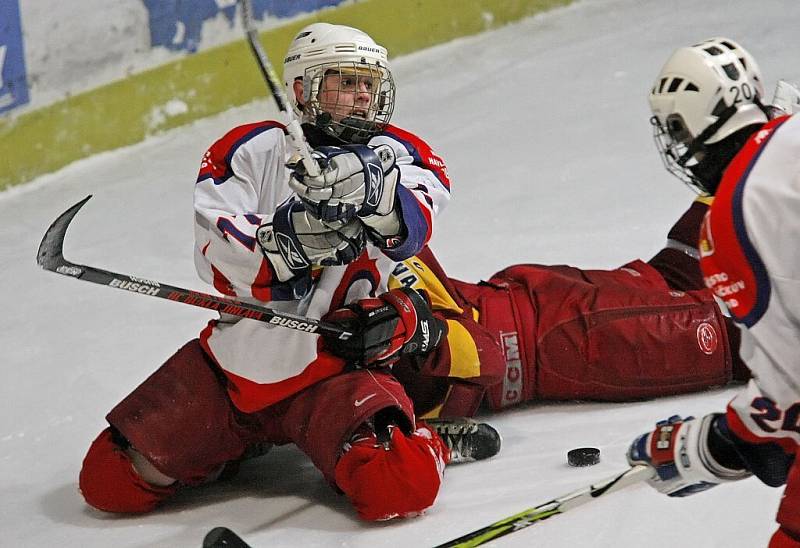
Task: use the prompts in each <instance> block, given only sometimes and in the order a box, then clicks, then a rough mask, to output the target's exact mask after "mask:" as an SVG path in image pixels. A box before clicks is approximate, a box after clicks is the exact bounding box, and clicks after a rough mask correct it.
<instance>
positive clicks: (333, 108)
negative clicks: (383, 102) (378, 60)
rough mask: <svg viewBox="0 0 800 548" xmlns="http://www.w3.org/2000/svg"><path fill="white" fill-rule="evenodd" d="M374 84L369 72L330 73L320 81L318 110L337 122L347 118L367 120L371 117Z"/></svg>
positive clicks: (373, 78)
mask: <svg viewBox="0 0 800 548" xmlns="http://www.w3.org/2000/svg"><path fill="white" fill-rule="evenodd" d="M375 84H376V82H375V77H373V76H372V75H371V74H370V73H369V72H365V73H360V72H353V73H350V74H348V73H346V72H330V73H328V74H326V75H325V77H324V78H323V80H322V88H321V89H320V91H319V105H320V108H321V109H322V110H324V111H325V112H327V113H329V114H330V115H331V116H332V117H333V119H334V120H335V121H337V122H338V121H340V120H342V119H343V118H347V117H354V118H363V119H365V120H368V119H370V118H371V117H372V113H371V112H370V111H371V107H372V102H373V96H374V95H373V94H374V93H375V91H374V89H375Z"/></svg>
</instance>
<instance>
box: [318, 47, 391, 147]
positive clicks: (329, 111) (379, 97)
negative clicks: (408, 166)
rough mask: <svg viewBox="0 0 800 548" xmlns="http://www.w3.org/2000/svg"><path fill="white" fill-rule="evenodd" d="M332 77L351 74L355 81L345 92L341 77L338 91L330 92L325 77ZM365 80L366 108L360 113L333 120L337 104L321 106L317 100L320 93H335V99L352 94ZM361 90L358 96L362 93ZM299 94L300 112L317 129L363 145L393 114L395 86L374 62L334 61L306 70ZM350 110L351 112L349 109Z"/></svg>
mask: <svg viewBox="0 0 800 548" xmlns="http://www.w3.org/2000/svg"><path fill="white" fill-rule="evenodd" d="M332 74H337V75H340V76H341V75H344V76H348V75H352V76H354V77H355V78H356V82H355V86H352V87H350V88H349V89H345V87H344V86H343V85H342V84H343V82H344V81H345V79H344V78H340V79H339V85H338V89H335V90H332V89H331V88H328V87H326V88H325V89H323V86H326V85H327V82H326V77H327V76H329V75H332ZM364 81H368V85H367V86H366V87H367V89H366V92H368V93H369V94H370V101H369V106H368V107H367V109H366V111H364V112H361V113H356V112H352V113H348V114H347V115H345V116H344V117H341V118H339V119H337V117H336V116H335V113H336V110H337V107H338V105H337V104H336V103H333V104H331V103H324V104H323V102H322V101H321V100H320V94H321V93H322V92H323V91H326V92H330V91H337V92H338V93H337V94H336V97H337V98H338V97H339V96H340V95H341V94H342V93H348V92H350V93H351V92H353V91H354V90H355V89H358V86H359V85H360V83H361V82H364ZM364 92H365V91H363V90H361V91H359V93H364ZM303 95H304V98H305V99H306V103H305V105H304V108H303V112H304V113H305V114H306V115H308V117H309V119H310V121H312V122H313V123H314V124H315V125H316V126H317V127H318V128H319V129H321V130H322V131H324V132H325V133H327V134H329V135H331V136H333V137H335V138H337V139H339V140H340V141H343V142H345V143H366V142H368V141H369V140H370V139H371V138H372V137H374V136H375V135H377V134H378V133H380V132H381V131H383V129H384V128H385V127H386V126H387V124H388V123H389V120H390V119H391V117H392V113H393V112H394V96H395V84H394V79H393V78H392V73H391V72H390V71H389V69H388V68H386V67H384V66H380V64H377V63H367V62H366V60H365V59H362V60H361V62H357V61H336V62H329V63H321V64H319V65H314V66H311V67H309V68H307V69H306V71H305V77H304V78H303ZM351 110H352V109H351Z"/></svg>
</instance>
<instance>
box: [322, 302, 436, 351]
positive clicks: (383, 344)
mask: <svg viewBox="0 0 800 548" xmlns="http://www.w3.org/2000/svg"><path fill="white" fill-rule="evenodd" d="M324 319H325V321H327V322H331V323H337V324H340V325H342V326H343V328H344V329H347V330H348V331H351V332H353V336H352V337H350V338H349V339H347V340H340V339H337V338H334V337H329V338H326V339H325V347H326V349H327V350H328V351H329V352H331V353H332V354H334V355H336V356H339V357H342V358H345V359H347V360H349V361H351V362H352V363H353V364H354V365H356V366H361V367H378V366H386V365H391V364H392V363H394V362H395V361H397V359H399V358H400V356H401V355H422V356H424V355H427V354H428V353H430V352H431V351H432V350H434V349H435V348H436V347H437V346H438V345H439V344H440V343H441V342H442V341H443V340H444V338H445V337H446V336H447V322H445V321H443V320H440V319H438V318H436V317H435V316H434V315H433V312H431V309H430V307H429V306H428V303H427V301H426V300H425V298H424V297H423V296H422V295H421V294H419V293H417V292H416V291H414V290H413V289H407V288H400V289H393V290H391V291H388V292H386V293H384V294H383V295H381V296H380V297H379V298H377V299H362V300H360V301H357V302H355V303H353V304H350V305H348V306H346V307H344V308H340V309H339V310H336V311H334V312H332V313H330V314H329V315H327V316H326V317H325V318H324Z"/></svg>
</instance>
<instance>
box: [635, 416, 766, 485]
mask: <svg viewBox="0 0 800 548" xmlns="http://www.w3.org/2000/svg"><path fill="white" fill-rule="evenodd" d="M719 416H720V415H717V414H710V415H706V416H705V417H703V418H702V419H699V420H698V419H695V418H694V417H686V418H681V417H679V416H678V415H673V416H672V417H670V418H669V419H667V420H663V421H659V422H657V423H656V428H655V430H654V431H652V432H649V433H646V434H642V435H641V436H639V437H638V438H636V439H635V440H634V441H633V443H632V444H631V446H630V448H629V449H628V462H629V463H630V464H631V465H635V464H644V465H647V466H650V467H652V468H653V472H654V473H653V477H652V478H651V479H649V480H647V483H649V484H650V485H651V486H652V487H653V488H655V489H657V490H659V491H661V492H662V493H666V494H667V495H669V496H670V497H685V496H688V495H693V494H694V493H699V492H700V491H705V490H706V489H710V488H711V487H714V486H716V485H719V484H720V483H725V482H729V481H736V480H740V479H744V478H746V477H748V476H749V475H750V472H749V471H747V470H744V469H732V468H728V467H726V466H723V465H722V464H720V463H719V462H718V460H717V459H716V458H715V457H714V456H713V455H712V454H711V451H710V449H709V435H710V434H711V431H712V429H713V427H714V421H715V420H716V419H717V417H719Z"/></svg>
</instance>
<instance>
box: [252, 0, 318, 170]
mask: <svg viewBox="0 0 800 548" xmlns="http://www.w3.org/2000/svg"><path fill="white" fill-rule="evenodd" d="M239 5H240V6H241V8H242V25H244V30H245V35H246V36H247V42H248V43H249V44H250V51H252V52H253V57H255V59H256V62H257V63H258V68H259V69H261V75H262V76H263V77H264V80H265V81H266V83H267V86H269V90H270V92H272V97H274V98H275V102H276V103H277V104H278V108H279V109H280V110H281V112H283V114H284V116H286V120H287V123H286V133H287V135H288V136H289V141H291V143H292V146H293V147H294V148H295V150H296V151H297V152H298V153H299V154H300V156H302V157H303V166H305V168H306V173H308V174H309V175H311V176H312V177H317V176H319V174H320V170H319V165H317V161H316V160H314V158H313V157H312V156H311V148H310V147H309V146H308V142H306V138H305V136H304V135H303V130H302V128H301V127H300V122H299V121H298V120H297V117H296V116H295V115H294V112H293V111H292V109H291V107H290V106H289V99H288V98H287V97H286V93H284V91H283V87H282V85H281V81H280V79H279V78H278V75H277V74H276V73H275V69H274V68H272V63H270V62H269V57H267V53H266V52H265V51H264V48H263V47H261V42H259V40H258V32H257V31H256V29H255V25H253V5H252V3H251V0H239Z"/></svg>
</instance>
